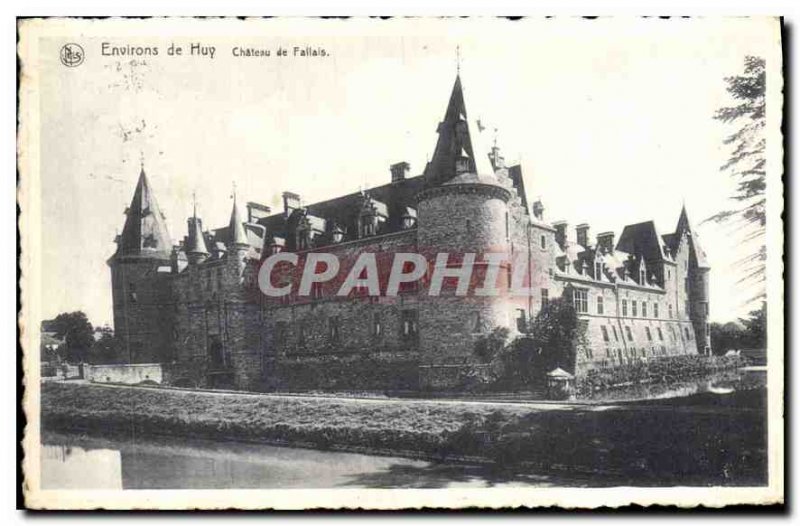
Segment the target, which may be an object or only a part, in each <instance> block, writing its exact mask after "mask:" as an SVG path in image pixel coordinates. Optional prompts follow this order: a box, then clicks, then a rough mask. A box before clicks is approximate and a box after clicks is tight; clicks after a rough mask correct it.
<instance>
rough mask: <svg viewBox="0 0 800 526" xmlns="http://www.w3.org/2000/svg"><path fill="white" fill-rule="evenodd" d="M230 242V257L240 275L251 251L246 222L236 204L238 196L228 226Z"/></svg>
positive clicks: (234, 199) (234, 195) (234, 201)
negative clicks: (245, 229)
mask: <svg viewBox="0 0 800 526" xmlns="http://www.w3.org/2000/svg"><path fill="white" fill-rule="evenodd" d="M228 232H229V235H230V242H229V243H228V256H229V257H230V258H231V261H232V262H233V264H234V265H235V267H236V270H237V271H238V273H239V275H240V276H241V273H242V272H243V271H244V267H245V261H244V260H245V257H246V256H247V252H248V251H249V250H250V244H249V243H248V242H247V233H246V232H245V231H244V221H242V215H241V214H240V213H239V206H238V205H237V204H236V194H235V193H234V194H233V210H231V220H230V223H229V224H228Z"/></svg>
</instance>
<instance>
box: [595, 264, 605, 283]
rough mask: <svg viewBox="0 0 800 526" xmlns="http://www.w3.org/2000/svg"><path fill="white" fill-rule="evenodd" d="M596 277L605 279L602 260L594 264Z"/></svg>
mask: <svg viewBox="0 0 800 526" xmlns="http://www.w3.org/2000/svg"><path fill="white" fill-rule="evenodd" d="M594 279H596V280H598V281H600V280H601V279H603V263H602V262H601V261H597V262H596V263H595V264H594Z"/></svg>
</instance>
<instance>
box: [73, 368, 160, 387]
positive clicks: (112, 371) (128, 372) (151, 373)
mask: <svg viewBox="0 0 800 526" xmlns="http://www.w3.org/2000/svg"><path fill="white" fill-rule="evenodd" d="M83 376H84V379H86V380H89V381H90V382H98V383H117V384H138V383H141V382H145V381H151V382H155V383H158V384H160V383H162V382H163V380H164V374H163V371H162V367H161V364H160V363H132V364H115V365H88V364H86V365H84V366H83Z"/></svg>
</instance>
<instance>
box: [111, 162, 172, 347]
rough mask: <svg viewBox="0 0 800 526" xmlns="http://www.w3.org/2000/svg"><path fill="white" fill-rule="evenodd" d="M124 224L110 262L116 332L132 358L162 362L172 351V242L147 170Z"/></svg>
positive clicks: (126, 211)
mask: <svg viewBox="0 0 800 526" xmlns="http://www.w3.org/2000/svg"><path fill="white" fill-rule="evenodd" d="M125 215H126V217H125V226H124V227H123V229H122V234H120V235H119V236H117V239H116V243H117V249H116V252H115V253H114V255H113V256H112V257H111V258H110V259H109V260H108V265H109V267H110V268H111V287H112V295H113V307H114V332H115V334H116V335H117V336H118V337H119V338H120V339H121V341H122V342H123V345H124V347H125V353H126V356H125V358H126V359H127V360H128V361H130V362H134V363H136V362H138V363H143V362H159V361H163V360H164V359H166V358H168V356H169V354H170V353H171V338H170V332H169V323H170V322H169V320H170V315H171V308H170V307H171V302H172V298H171V297H170V287H169V283H168V282H167V280H168V274H167V273H164V272H161V270H162V269H164V268H166V269H169V267H170V263H171V262H170V257H171V253H172V242H171V240H170V237H169V233H168V231H167V227H166V222H165V220H164V215H163V214H162V213H161V209H160V208H159V206H158V203H157V202H156V199H155V196H154V195H153V192H152V190H151V188H150V184H149V182H148V180H147V176H146V175H145V172H144V168H142V171H141V173H140V174H139V181H138V183H137V184H136V190H135V191H134V194H133V199H132V200H131V204H130V206H129V207H128V208H127V210H125Z"/></svg>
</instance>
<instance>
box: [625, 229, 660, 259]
mask: <svg viewBox="0 0 800 526" xmlns="http://www.w3.org/2000/svg"><path fill="white" fill-rule="evenodd" d="M664 246H665V245H664V240H663V239H662V237H661V235H660V234H659V233H658V229H656V224H655V223H654V222H653V221H645V222H644V223H637V224H635V225H628V226H626V227H625V228H624V229H623V230H622V235H620V236H619V241H618V242H617V248H616V249H617V250H621V251H623V252H628V253H629V254H636V255H641V256H644V258H645V260H646V261H663V260H664V259H666V254H665V252H664Z"/></svg>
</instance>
